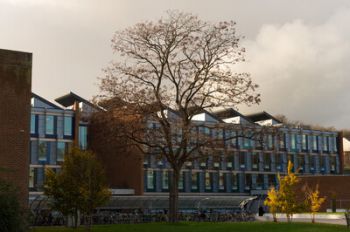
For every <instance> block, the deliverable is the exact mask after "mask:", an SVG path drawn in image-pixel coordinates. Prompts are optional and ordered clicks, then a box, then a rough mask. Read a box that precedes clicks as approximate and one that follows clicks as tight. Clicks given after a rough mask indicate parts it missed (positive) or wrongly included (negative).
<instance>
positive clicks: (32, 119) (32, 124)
mask: <svg viewBox="0 0 350 232" xmlns="http://www.w3.org/2000/svg"><path fill="white" fill-rule="evenodd" d="M30 133H31V134H35V133H36V116H35V114H32V115H31V116H30Z"/></svg>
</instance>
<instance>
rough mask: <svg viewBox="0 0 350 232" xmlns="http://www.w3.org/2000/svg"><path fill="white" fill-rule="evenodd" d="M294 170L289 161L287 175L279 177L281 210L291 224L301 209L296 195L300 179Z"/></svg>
mask: <svg viewBox="0 0 350 232" xmlns="http://www.w3.org/2000/svg"><path fill="white" fill-rule="evenodd" d="M292 169H293V163H292V162H291V161H288V170H287V175H286V176H284V177H281V176H280V175H278V180H279V190H278V195H279V204H280V207H281V208H280V209H281V212H282V213H285V214H286V216H287V220H288V222H291V219H292V217H293V214H294V213H295V212H297V211H298V209H299V208H300V204H298V202H297V199H296V194H295V186H296V184H297V183H298V182H299V179H298V177H297V176H296V175H295V174H294V172H293V171H292Z"/></svg>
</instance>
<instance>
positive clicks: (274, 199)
mask: <svg viewBox="0 0 350 232" xmlns="http://www.w3.org/2000/svg"><path fill="white" fill-rule="evenodd" d="M264 204H265V205H266V206H268V207H269V211H270V213H271V214H272V217H273V221H274V222H277V215H276V214H277V212H278V210H279V207H280V202H279V197H278V191H277V190H276V189H275V187H271V188H270V190H269V191H268V192H267V198H266V200H265V201H264Z"/></svg>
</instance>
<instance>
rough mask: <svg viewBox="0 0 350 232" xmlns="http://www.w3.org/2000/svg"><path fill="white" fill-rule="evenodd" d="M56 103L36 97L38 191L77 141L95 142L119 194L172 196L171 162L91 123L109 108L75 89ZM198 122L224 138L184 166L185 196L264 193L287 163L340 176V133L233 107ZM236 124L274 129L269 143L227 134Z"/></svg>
mask: <svg viewBox="0 0 350 232" xmlns="http://www.w3.org/2000/svg"><path fill="white" fill-rule="evenodd" d="M56 102H57V103H59V104H60V106H58V105H56V104H53V103H51V102H49V101H47V100H45V99H43V98H41V97H40V96H38V95H35V94H33V97H32V116H31V142H30V144H31V145H30V150H31V155H30V180H29V188H30V190H31V191H32V193H35V192H36V193H40V192H41V191H42V186H43V182H44V179H45V174H44V170H45V168H46V167H50V168H53V169H54V170H57V171H59V170H60V168H61V164H62V162H63V160H64V154H65V153H66V152H67V151H68V150H69V148H70V147H72V146H73V145H74V144H76V145H78V146H80V147H81V148H83V149H85V148H87V147H88V146H87V144H88V143H89V148H91V149H92V150H93V151H94V152H95V153H96V154H97V156H98V157H99V158H100V160H101V161H102V163H103V165H104V167H105V169H106V174H107V180H108V182H109V185H110V188H111V189H112V190H113V193H115V194H116V195H118V194H120V195H145V196H150V197H152V196H154V195H157V196H159V195H167V194H168V191H169V186H170V184H171V168H170V165H169V164H168V163H167V161H166V160H165V159H160V158H159V153H157V152H156V151H151V150H149V152H148V154H147V155H142V154H140V153H139V152H138V151H137V150H136V149H133V148H131V147H128V148H125V147H123V148H121V146H120V143H121V140H120V138H118V137H114V135H115V134H113V130H111V128H110V126H111V124H110V123H107V124H104V122H106V121H110V120H113V118H105V121H104V120H100V121H98V123H96V122H94V120H90V119H91V118H90V117H91V115H92V113H94V112H97V111H99V112H100V113H102V114H103V112H105V111H104V110H100V109H99V108H97V107H96V106H94V105H93V104H91V103H89V102H88V101H86V100H84V99H82V98H80V97H79V96H77V95H75V94H74V93H70V94H67V95H65V96H63V97H60V98H58V99H56ZM170 115H171V112H169V116H170ZM173 116H174V117H176V114H173ZM148 124H149V127H150V128H157V123H156V122H153V121H151V120H150V121H149V122H148ZM106 125H108V126H107V127H106ZM193 125H195V127H194V128H195V130H196V134H197V135H200V134H205V136H207V137H213V138H214V137H215V138H216V139H217V138H221V139H222V142H221V143H220V144H218V146H217V147H215V148H214V149H211V150H209V151H208V156H206V157H205V158H203V159H198V160H194V161H192V162H187V163H185V165H184V167H183V169H182V171H181V176H180V181H179V190H180V192H181V194H182V195H192V196H203V195H211V196H227V197H230V196H232V195H240V196H241V195H260V194H265V193H266V192H267V189H268V188H269V187H270V186H271V185H277V174H278V173H281V174H282V175H283V173H285V172H286V170H287V164H288V161H289V160H290V161H292V162H293V163H294V169H295V170H296V171H298V172H299V174H300V175H314V176H317V175H338V174H341V173H342V166H343V161H342V158H341V157H342V149H340V146H341V145H340V144H339V141H340V140H341V135H339V134H338V132H334V131H317V130H306V129H303V128H296V127H290V126H285V125H283V124H282V123H281V122H280V121H278V120H277V119H276V118H274V117H272V116H271V115H269V114H268V113H266V112H262V113H257V114H253V115H242V114H240V113H239V112H237V111H235V110H233V109H230V110H226V111H221V112H214V113H209V112H207V111H203V112H202V113H200V114H198V115H195V116H194V117H193ZM217 125H220V127H217ZM237 125H240V126H239V127H237V128H239V129H242V128H243V129H244V128H252V127H257V128H259V127H262V126H267V128H274V131H275V132H274V133H266V132H265V133H264V134H263V137H264V138H263V140H264V142H263V143H261V141H257V140H256V139H253V138H249V137H245V136H237V137H234V138H231V139H226V138H228V136H232V134H235V133H237V131H234V130H233V129H232V128H235V126H237ZM115 126H116V128H117V125H115ZM218 128H220V129H218ZM276 131H277V132H278V133H276ZM88 132H89V136H87V134H88ZM199 138H200V137H198V138H197V139H199ZM211 152H212V153H213V154H214V153H215V155H211V154H210V153H211Z"/></svg>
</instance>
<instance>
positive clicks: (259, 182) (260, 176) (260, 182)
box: [255, 174, 264, 190]
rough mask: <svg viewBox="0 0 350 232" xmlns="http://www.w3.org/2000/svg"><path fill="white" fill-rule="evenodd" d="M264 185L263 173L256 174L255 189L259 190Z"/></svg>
mask: <svg viewBox="0 0 350 232" xmlns="http://www.w3.org/2000/svg"><path fill="white" fill-rule="evenodd" d="M263 187H264V175H263V174H258V175H257V177H256V187H255V189H257V190H261V189H263Z"/></svg>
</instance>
